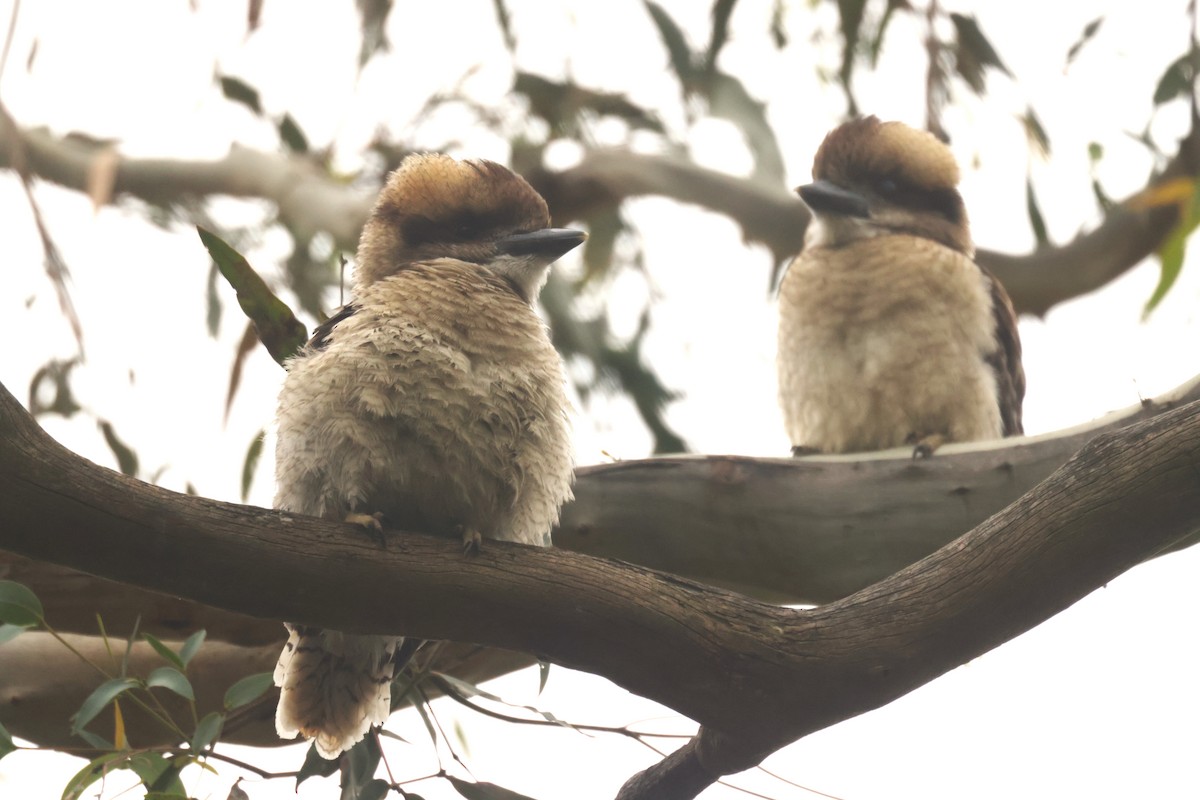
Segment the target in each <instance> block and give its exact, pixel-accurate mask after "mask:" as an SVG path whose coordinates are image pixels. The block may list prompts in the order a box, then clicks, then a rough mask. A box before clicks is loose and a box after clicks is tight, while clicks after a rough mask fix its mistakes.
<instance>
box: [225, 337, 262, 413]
mask: <svg viewBox="0 0 1200 800" xmlns="http://www.w3.org/2000/svg"><path fill="white" fill-rule="evenodd" d="M258 342H259V338H258V331H257V330H256V329H255V327H254V322H253V320H251V321H249V322H247V323H246V330H245V331H243V332H242V338H241V341H239V342H238V346H237V352H235V353H234V355H233V366H232V367H230V369H229V391H227V392H226V393H225V421H226V422H229V410H230V409H231V408H233V398H234V397H235V396H236V395H237V390H238V387H239V386H241V385H242V369H243V368H244V367H245V366H246V359H247V358H249V356H250V354H251V353H253V352H254V345H256V344H258Z"/></svg>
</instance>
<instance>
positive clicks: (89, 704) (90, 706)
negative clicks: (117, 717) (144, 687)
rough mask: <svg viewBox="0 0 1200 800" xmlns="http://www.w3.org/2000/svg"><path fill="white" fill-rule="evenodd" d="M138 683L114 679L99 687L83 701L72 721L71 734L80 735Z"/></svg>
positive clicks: (130, 679)
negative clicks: (110, 704) (99, 715)
mask: <svg viewBox="0 0 1200 800" xmlns="http://www.w3.org/2000/svg"><path fill="white" fill-rule="evenodd" d="M136 686H138V681H136V680H135V679H133V678H113V679H112V680H108V681H105V682H104V683H102V684H100V685H99V686H97V687H96V688H95V689H94V690H93V691H92V693H91V694H90V695H88V698H87V699H86V700H84V701H83V705H82V706H80V707H79V711H78V712H76V714H75V716H74V717H72V719H71V733H79V732H80V731H82V730H83V727H84V726H85V725H87V724H88V723H89V722H91V721H92V720H93V719H95V718H96V715H97V714H99V713H100V712H101V711H103V710H104V709H105V708H107V707H108V704H109V703H111V702H112V701H113V700H115V699H116V698H117V697H118V696H120V695H121V694H122V693H123V692H126V691H128V690H130V689H133V688H134V687H136Z"/></svg>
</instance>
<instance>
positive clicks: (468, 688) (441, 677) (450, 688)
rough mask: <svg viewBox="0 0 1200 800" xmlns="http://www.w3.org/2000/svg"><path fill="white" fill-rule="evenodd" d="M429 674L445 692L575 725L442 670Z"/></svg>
mask: <svg viewBox="0 0 1200 800" xmlns="http://www.w3.org/2000/svg"><path fill="white" fill-rule="evenodd" d="M431 674H432V676H433V679H434V681H435V682H439V683H441V684H443V685H442V687H441V688H442V690H443V691H445V692H446V694H455V693H457V694H458V695H460V696H462V697H482V698H484V699H485V700H491V701H492V702H493V703H500V704H501V705H505V706H508V707H509V708H520V709H524V710H525V711H530V712H532V713H534V714H537V715H538V716H539V717H541V718H542V719H544V720H546V721H547V722H553V723H554V724H556V725H561V726H563V727H564V728H570V729H571V730H575V727H574V726H573V725H571V723H569V722H563V721H562V720H561V719H559V718H558V717H556V716H554V715H553V714H551V713H550V712H549V711H542V710H541V709H539V708H535V707H534V706H526V705H521V704H519V703H510V702H508V701H507V700H505V699H504V698H503V697H498V696H497V695H494V694H492V693H491V692H488V691H486V690H484V689H480V688H479V687H478V686H476V685H475V684H473V683H468V682H467V681H464V680H463V679H462V678H456V677H454V676H453V675H447V674H446V673H444V672H434V673H431Z"/></svg>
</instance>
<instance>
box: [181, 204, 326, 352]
mask: <svg viewBox="0 0 1200 800" xmlns="http://www.w3.org/2000/svg"><path fill="white" fill-rule="evenodd" d="M196 232H197V233H199V234H200V241H201V242H203V243H204V246H205V248H207V249H208V252H209V255H211V256H212V259H213V261H215V262H216V264H217V267H218V268H219V269H220V270H221V274H222V275H224V276H225V280H227V281H229V284H230V285H231V286H232V287H233V288H234V290H235V291H236V292H237V300H238V304H239V305H240V306H241V307H242V311H244V312H245V313H246V316H247V317H249V318H250V321H251V322H253V323H254V328H255V330H256V331H257V332H258V338H259V339H260V340H261V341H262V343H263V345H264V346H265V347H266V348H267V351H268V352H269V353H270V354H271V357H272V358H274V359H275V360H276V361H277V362H279V363H280V364H282V363H283V362H284V361H285V360H286V359H287V358H288V357H289V356H290V355H292V354H293V353H295V352H296V351H297V350H299V349H300V348H301V347H302V346H303V345H304V342H305V341H306V340H307V338H308V332H307V330H305V327H304V325H303V324H301V323H300V321H299V320H298V319H296V315H295V314H293V313H292V310H291V309H290V308H288V306H287V304H285V303H284V302H283V301H282V300H280V299H279V298H278V297H276V296H275V294H274V293H273V292H272V291H271V290H270V288H268V287H267V284H266V283H264V282H263V279H262V278H260V277H259V276H258V273H256V272H255V271H254V270H253V269H252V268H251V267H250V264H249V263H248V262H247V261H246V259H245V258H243V257H242V255H241V254H240V253H238V252H237V251H236V250H234V249H233V248H232V247H230V246H229V245H228V244H226V243H225V242H224V241H223V240H222V239H221V238H220V237H219V236H217V235H216V234H214V233H211V232H209V231H207V230H205V229H204V228H201V227H200V226H196Z"/></svg>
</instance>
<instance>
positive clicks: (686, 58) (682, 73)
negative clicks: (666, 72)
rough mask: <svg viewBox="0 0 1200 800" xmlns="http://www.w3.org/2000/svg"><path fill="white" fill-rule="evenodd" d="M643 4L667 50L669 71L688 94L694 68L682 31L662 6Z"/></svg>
mask: <svg viewBox="0 0 1200 800" xmlns="http://www.w3.org/2000/svg"><path fill="white" fill-rule="evenodd" d="M643 2H644V3H645V5H646V10H647V11H648V12H650V19H651V20H652V21H653V22H654V27H656V28H657V29H658V35H659V36H661V37H662V40H663V45H664V46H665V47H666V48H667V56H668V58H669V59H670V62H671V69H673V70H674V71H675V77H677V78H678V79H679V85H680V86H681V87H682V88H683V93H684V94H685V95H687V94H690V93H691V87H692V84H693V81H694V79H695V73H696V67H695V64H694V62H693V60H692V59H693V57H692V49H691V48H690V47H689V46H688V43H687V37H686V36H684V35H683V31H682V30H681V29H680V27H679V26H678V25H676V24H675V20H673V19H671V15H670V14H668V13H667V12H666V10H664V9H663V7H662V6H660V5H659V4H658V3H655V2H654V1H653V0H643Z"/></svg>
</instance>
